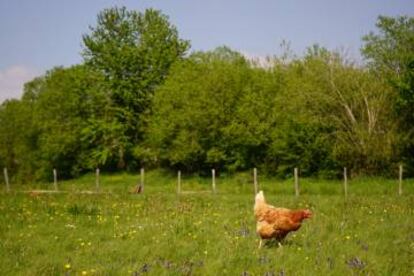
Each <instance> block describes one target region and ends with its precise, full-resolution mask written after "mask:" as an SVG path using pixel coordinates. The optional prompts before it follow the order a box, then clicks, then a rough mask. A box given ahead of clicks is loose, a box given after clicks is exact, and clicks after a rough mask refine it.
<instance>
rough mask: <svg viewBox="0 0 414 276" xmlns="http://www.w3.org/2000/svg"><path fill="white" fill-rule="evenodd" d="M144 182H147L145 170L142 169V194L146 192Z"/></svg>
mask: <svg viewBox="0 0 414 276" xmlns="http://www.w3.org/2000/svg"><path fill="white" fill-rule="evenodd" d="M144 182H145V170H144V168H141V182H140V185H141V192H142V193H143V192H144Z"/></svg>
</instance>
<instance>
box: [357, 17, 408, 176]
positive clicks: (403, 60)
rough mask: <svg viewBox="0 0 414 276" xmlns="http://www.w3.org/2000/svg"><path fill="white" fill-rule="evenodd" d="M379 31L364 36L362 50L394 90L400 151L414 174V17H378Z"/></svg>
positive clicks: (371, 65)
mask: <svg viewBox="0 0 414 276" xmlns="http://www.w3.org/2000/svg"><path fill="white" fill-rule="evenodd" d="M376 26H377V28H378V33H374V32H371V33H369V34H368V35H366V36H365V37H364V38H363V41H364V43H365V44H364V46H363V48H362V53H363V55H364V56H365V58H366V59H367V61H368V64H369V66H370V67H371V68H372V69H373V71H375V72H376V73H377V74H378V75H379V77H380V78H385V79H386V80H387V81H388V82H389V83H390V84H391V85H392V86H393V87H394V88H395V89H396V90H397V91H398V94H399V95H398V97H397V101H396V102H395V105H394V110H395V112H396V114H397V115H396V116H398V117H399V119H400V125H399V126H400V128H401V130H402V131H401V132H402V134H403V136H404V139H403V140H402V145H401V152H402V155H403V158H404V159H405V161H406V163H408V164H409V170H411V174H412V173H414V18H413V17H408V16H399V17H395V18H393V17H386V16H380V17H378V21H377V24H376Z"/></svg>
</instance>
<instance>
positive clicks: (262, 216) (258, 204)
mask: <svg viewBox="0 0 414 276" xmlns="http://www.w3.org/2000/svg"><path fill="white" fill-rule="evenodd" d="M254 215H255V217H256V221H257V225H256V231H257V234H259V236H260V244H259V248H260V247H261V246H262V241H263V239H272V238H275V239H276V240H277V241H278V242H280V241H282V240H283V239H284V238H285V237H286V235H287V234H289V232H291V231H296V230H298V229H299V228H300V226H301V225H302V221H303V220H304V219H307V218H310V217H311V216H312V212H311V211H310V210H308V209H303V210H290V209H286V208H276V207H274V206H272V205H269V204H266V201H265V198H264V195H263V191H260V192H258V193H257V195H256V200H255V204H254Z"/></svg>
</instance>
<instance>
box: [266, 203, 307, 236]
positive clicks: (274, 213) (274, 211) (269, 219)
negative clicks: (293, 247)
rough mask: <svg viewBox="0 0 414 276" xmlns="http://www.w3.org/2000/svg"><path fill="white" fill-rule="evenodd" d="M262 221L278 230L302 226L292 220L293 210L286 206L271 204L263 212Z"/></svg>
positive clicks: (289, 229)
mask: <svg viewBox="0 0 414 276" xmlns="http://www.w3.org/2000/svg"><path fill="white" fill-rule="evenodd" d="M262 221H263V222H265V223H267V224H269V225H271V226H272V228H273V229H275V230H278V231H292V230H296V229H297V228H298V227H300V223H297V222H294V221H293V220H292V211H291V210H289V209H286V208H275V207H273V206H269V208H267V209H266V210H265V212H264V213H263V217H262Z"/></svg>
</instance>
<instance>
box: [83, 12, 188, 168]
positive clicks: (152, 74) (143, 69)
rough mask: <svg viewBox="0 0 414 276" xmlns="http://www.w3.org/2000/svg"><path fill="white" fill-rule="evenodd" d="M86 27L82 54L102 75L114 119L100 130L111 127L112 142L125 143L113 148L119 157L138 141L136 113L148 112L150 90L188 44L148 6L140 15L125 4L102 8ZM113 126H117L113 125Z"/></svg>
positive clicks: (139, 130) (139, 131) (139, 119)
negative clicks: (114, 135)
mask: <svg viewBox="0 0 414 276" xmlns="http://www.w3.org/2000/svg"><path fill="white" fill-rule="evenodd" d="M90 29H91V33H90V34H86V35H84V36H83V42H84V45H85V48H84V51H83V57H84V58H85V61H86V63H87V64H88V65H89V66H91V67H92V68H94V69H95V70H98V71H100V72H102V73H103V74H104V76H105V80H106V82H107V84H108V89H109V93H110V98H111V102H112V105H113V110H114V111H115V113H114V116H115V118H116V120H117V121H118V122H117V123H116V122H111V123H110V125H112V127H109V126H108V125H107V127H105V126H102V129H106V133H108V132H107V131H108V130H109V129H113V130H114V131H112V133H113V134H116V133H118V134H119V137H118V139H116V140H118V141H125V143H124V145H125V147H124V146H121V147H119V156H122V157H125V156H128V155H129V153H130V149H131V146H132V145H135V144H138V143H140V142H141V136H142V126H143V122H144V121H143V118H142V116H143V114H144V113H145V112H147V111H149V107H150V102H151V98H152V95H153V92H154V89H155V88H156V87H157V86H158V85H160V84H161V83H162V82H163V81H164V79H165V78H166V76H167V75H168V72H169V68H170V67H171V66H172V64H173V63H174V62H176V61H177V60H179V59H181V58H182V57H183V56H184V55H185V53H186V51H187V50H188V48H189V43H188V41H185V40H182V39H180V38H179V37H178V32H177V30H176V28H175V27H174V26H173V25H171V24H170V23H169V21H168V17H167V16H165V15H163V14H162V13H161V12H160V11H157V10H153V9H147V10H145V12H144V13H141V12H137V11H129V10H127V9H126V8H125V7H122V8H117V7H115V8H111V9H105V10H103V11H102V12H101V13H99V14H98V21H97V25H96V27H91V28H90ZM114 124H115V125H118V126H117V127H115V129H114V128H113V126H114ZM121 125H123V126H124V127H121ZM112 140H113V139H112ZM119 164H125V162H124V161H122V162H120V163H119Z"/></svg>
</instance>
